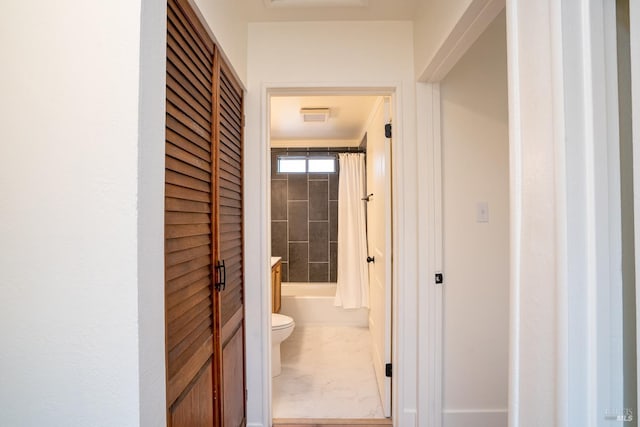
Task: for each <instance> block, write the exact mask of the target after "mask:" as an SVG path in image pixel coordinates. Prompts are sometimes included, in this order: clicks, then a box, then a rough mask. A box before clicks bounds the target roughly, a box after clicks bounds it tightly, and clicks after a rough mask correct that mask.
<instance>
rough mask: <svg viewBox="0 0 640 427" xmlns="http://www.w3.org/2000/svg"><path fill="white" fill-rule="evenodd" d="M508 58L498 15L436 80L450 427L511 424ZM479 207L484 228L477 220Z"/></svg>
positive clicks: (446, 398)
mask: <svg viewBox="0 0 640 427" xmlns="http://www.w3.org/2000/svg"><path fill="white" fill-rule="evenodd" d="M506 61H507V57H506V29H505V15H504V13H502V14H500V15H499V16H498V18H497V19H496V20H495V21H494V23H493V24H491V26H490V27H489V28H488V29H487V31H486V32H485V33H484V34H483V35H482V36H481V37H480V38H479V39H478V40H477V42H476V43H475V44H474V45H473V46H472V47H471V48H470V49H469V51H467V53H466V54H465V56H463V57H462V59H461V60H460V61H459V62H458V64H457V65H456V66H455V67H454V68H453V69H452V70H451V72H450V73H449V74H448V75H447V77H446V78H445V79H444V80H443V81H442V82H441V100H442V110H441V115H442V116H441V117H442V156H443V222H444V230H443V241H444V255H443V261H444V275H445V284H444V309H443V313H444V331H443V334H444V354H443V359H444V371H443V389H444V397H443V406H444V408H443V417H444V426H446V427H452V426H456V427H457V426H466V425H474V426H478V427H480V426H487V427H494V426H499V425H503V426H506V425H507V414H506V408H507V385H508V377H507V375H508V330H509V296H508V286H509V139H508V104H507V62H506ZM479 202H486V203H487V204H488V208H489V222H487V223H484V222H482V223H480V222H477V220H476V219H477V218H476V214H477V212H476V209H477V204H478V203H479ZM471 420H472V421H471Z"/></svg>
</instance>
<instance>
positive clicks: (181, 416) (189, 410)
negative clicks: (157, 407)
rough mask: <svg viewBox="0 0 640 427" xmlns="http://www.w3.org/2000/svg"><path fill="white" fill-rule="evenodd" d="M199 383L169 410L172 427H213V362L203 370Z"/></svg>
mask: <svg viewBox="0 0 640 427" xmlns="http://www.w3.org/2000/svg"><path fill="white" fill-rule="evenodd" d="M196 377H197V378H198V379H197V381H195V383H194V384H193V385H192V386H191V387H190V388H189V389H188V390H187V392H186V394H185V395H184V397H183V398H182V399H181V400H180V401H178V402H176V404H175V405H173V407H171V408H170V409H169V413H170V417H169V420H170V422H171V427H211V426H213V420H214V417H213V406H212V405H211V404H208V405H207V404H206V403H208V402H212V401H213V389H212V388H211V384H212V381H213V368H212V364H211V361H210V360H209V362H208V363H207V364H206V365H205V366H204V367H203V368H202V370H201V372H200V373H199V375H196Z"/></svg>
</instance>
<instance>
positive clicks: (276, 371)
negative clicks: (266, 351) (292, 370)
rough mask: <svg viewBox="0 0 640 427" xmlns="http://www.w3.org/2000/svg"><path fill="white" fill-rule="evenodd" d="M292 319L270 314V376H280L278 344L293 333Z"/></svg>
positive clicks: (282, 315)
mask: <svg viewBox="0 0 640 427" xmlns="http://www.w3.org/2000/svg"><path fill="white" fill-rule="evenodd" d="M295 326H296V324H295V322H294V321H293V319H292V318H291V317H289V316H285V315H284V314H278V313H271V376H273V377H275V376H277V375H280V372H281V368H280V343H281V342H282V341H284V340H286V339H287V338H289V335H291V333H292V332H293V328H294V327H295Z"/></svg>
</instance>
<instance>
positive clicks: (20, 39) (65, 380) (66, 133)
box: [0, 0, 166, 427]
mask: <svg viewBox="0 0 640 427" xmlns="http://www.w3.org/2000/svg"><path fill="white" fill-rule="evenodd" d="M149 3H150V2H147V1H144V0H143V1H141V0H137V1H136V0H114V1H108V2H96V1H80V0H60V1H56V2H25V1H21V0H9V1H8V2H4V3H3V6H4V8H3V9H4V10H3V13H2V15H1V16H0V33H1V36H0V50H1V51H2V52H3V70H2V73H3V78H2V79H1V80H0V93H2V97H3V102H2V105H1V106H0V111H2V114H1V115H2V120H3V125H2V143H1V144H0V187H1V191H0V193H1V194H2V202H0V204H1V205H2V209H0V217H1V221H0V301H2V309H0V336H2V349H1V350H0V377H1V378H2V379H1V380H0V425H2V426H70V427H74V426H78V427H84V426H96V427H100V426H105V427H111V426H137V425H140V424H141V423H145V424H146V425H152V424H153V425H162V424H163V423H164V417H165V415H164V410H163V408H164V404H165V403H164V366H162V363H163V360H164V327H163V322H162V317H159V319H158V320H159V322H156V323H155V325H150V323H149V322H147V320H148V319H149V317H147V315H148V316H154V315H156V314H157V313H158V311H159V312H160V313H162V312H163V310H162V304H163V300H164V298H163V291H162V276H161V275H160V277H159V280H157V279H158V276H157V275H155V276H154V273H153V272H152V273H151V274H149V272H150V270H148V269H147V267H148V266H149V265H148V264H144V263H142V262H139V260H140V259H139V255H140V253H139V252H138V250H139V249H141V248H142V249H149V251H143V252H142V253H144V257H145V258H146V260H147V261H149V262H150V264H151V265H152V267H151V268H153V269H155V271H156V272H157V270H158V269H157V265H159V263H160V264H161V263H162V257H160V258H159V259H157V258H155V254H157V253H158V251H156V250H155V249H157V248H156V247H154V245H155V244H156V243H157V242H158V240H159V241H160V245H159V249H160V251H159V253H160V254H162V228H160V230H153V234H154V235H155V236H156V237H153V238H151V239H150V240H145V241H144V242H142V243H141V242H140V241H139V239H138V237H139V235H138V233H139V232H140V230H141V228H139V227H138V220H141V221H142V222H145V219H148V218H144V217H143V216H142V215H143V214H142V212H149V211H148V210H146V208H147V207H149V208H150V209H153V208H155V206H156V204H155V202H156V201H157V200H158V199H154V197H153V196H151V197H148V196H150V192H147V190H148V189H149V186H146V187H145V186H144V185H142V184H140V181H139V180H142V179H144V178H148V177H151V178H153V176H154V175H153V173H154V172H155V171H156V170H153V171H150V170H149V169H147V166H151V169H153V165H150V164H149V163H147V160H149V157H148V154H149V152H148V151H146V148H147V147H142V145H141V141H143V140H144V141H145V142H149V141H150V140H152V139H153V141H152V142H154V143H155V144H154V147H155V148H154V149H153V150H155V152H156V153H154V154H157V153H159V154H160V156H159V157H160V159H162V158H163V155H162V153H163V146H164V144H163V132H162V128H163V127H164V126H163V120H164V119H163V117H164V112H163V109H164V90H163V88H164V84H163V82H162V79H163V78H164V69H163V68H162V66H161V65H158V64H157V63H156V62H154V61H155V60H156V59H157V57H158V55H157V54H159V57H160V59H161V62H160V64H163V61H164V60H163V57H164V45H165V41H164V39H163V38H162V34H164V22H165V21H166V18H165V16H166V15H165V13H164V6H163V4H162V3H160V4H158V2H154V4H153V5H150V4H149ZM143 11H144V13H143ZM141 14H142V15H143V18H142V19H141ZM153 17H156V18H157V19H155V20H153V22H150V18H153ZM156 30H157V31H156ZM141 32H142V34H144V35H145V36H150V37H149V38H148V39H147V40H145V41H144V42H143V41H142V40H141ZM158 33H159V34H160V36H159V37H157V35H158ZM147 41H148V43H147ZM141 43H142V45H143V47H145V48H147V49H145V52H144V53H143V52H141ZM158 47H159V49H157V48H158ZM141 61H142V64H141ZM147 66H149V67H150V68H149V69H146V68H145V71H149V73H146V74H145V79H144V82H141V75H140V74H141V71H142V69H143V67H147ZM157 83H160V85H159V90H155V89H157V86H156V84H157ZM147 89H150V90H151V91H152V92H153V93H151V94H149V93H148V92H146V93H145V94H142V92H145V91H146V90H147ZM154 93H155V95H154ZM147 101H149V102H147ZM150 104H153V105H150ZM158 112H159V119H158ZM148 113H150V114H148ZM143 117H144V118H145V119H151V120H150V121H147V122H146V123H147V125H148V126H147V127H146V128H145V129H144V130H142V131H141V130H140V123H141V120H142V118H143ZM158 128H160V129H161V133H160V138H159V139H157V140H156V139H154V138H155V136H157V134H154V132H155V130H157V129H158ZM158 147H160V148H158ZM151 157H154V156H153V155H152V156H151ZM156 157H158V156H155V157H154V158H156ZM162 173H163V165H162V163H161V164H160V175H159V176H162V175H161V174H162ZM151 181H154V180H153V179H151ZM154 182H155V181H154ZM139 184H140V186H139ZM158 186H159V187H160V192H159V193H160V198H159V200H160V204H159V207H160V209H161V208H162V197H161V196H162V183H161V181H158V183H157V185H156V184H154V183H152V184H151V187H154V189H157V188H156V187H158ZM139 202H140V203H147V202H151V204H150V205H146V206H145V207H144V208H143V209H142V210H139V207H138V203H139ZM160 212H161V211H159V212H158V214H157V215H156V217H155V218H153V219H152V220H151V221H149V222H148V224H147V225H145V226H144V227H146V229H147V230H148V229H149V227H151V228H153V226H154V224H158V223H160V224H161V223H162V216H161V213H160ZM141 235H142V234H141ZM160 274H161V273H160ZM156 291H159V293H160V302H159V304H158V298H157V294H158V292H156ZM139 298H142V299H143V300H144V303H145V308H144V309H141V308H140V307H139V306H138V302H139ZM158 308H159V309H160V310H156V309H158ZM143 311H145V314H144V315H143V314H142V312H143ZM145 328H146V329H145ZM158 332H159V334H158ZM158 336H159V337H160V341H159V346H160V347H159V348H160V350H159V352H158V351H156V350H157V349H158V347H157V345H158V341H157V340H156V339H155V338H157V337H158ZM142 347H144V349H143V348H142ZM142 358H143V359H142ZM141 360H143V361H144V367H143V368H141V367H140V364H139V363H140V361H141ZM158 367H159V368H160V369H159V370H158V369H157V368H158ZM142 371H144V372H142ZM145 381H146V384H143V383H145ZM151 383H153V387H152V386H151V385H150V384H151ZM147 392H148V393H147ZM158 408H159V409H160V411H158Z"/></svg>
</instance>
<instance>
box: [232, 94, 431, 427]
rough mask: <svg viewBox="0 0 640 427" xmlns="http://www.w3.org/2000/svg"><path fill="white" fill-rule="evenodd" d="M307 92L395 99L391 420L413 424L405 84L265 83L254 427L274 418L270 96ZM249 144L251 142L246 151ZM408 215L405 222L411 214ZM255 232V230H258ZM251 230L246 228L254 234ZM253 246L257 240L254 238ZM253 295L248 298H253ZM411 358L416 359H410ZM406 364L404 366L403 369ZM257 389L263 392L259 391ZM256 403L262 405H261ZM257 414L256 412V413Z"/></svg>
mask: <svg viewBox="0 0 640 427" xmlns="http://www.w3.org/2000/svg"><path fill="white" fill-rule="evenodd" d="M274 94H278V95H283V94H287V95H306V94H309V95H310V94H315V95H317V94H327V95H336V94H342V95H385V96H390V97H391V99H392V105H393V111H394V113H395V120H394V123H395V126H394V129H393V132H394V141H396V143H395V144H394V145H393V147H392V150H393V160H392V161H393V163H394V166H393V167H392V168H391V170H392V174H393V180H392V181H393V200H392V206H393V209H394V213H393V224H392V228H393V236H394V239H393V253H394V263H393V264H394V268H393V283H394V284H396V285H395V286H394V288H393V297H392V303H393V309H392V316H393V318H392V349H393V354H392V360H393V361H394V372H393V375H394V379H393V381H392V419H393V423H394V425H395V426H410V425H415V423H416V420H415V418H416V410H415V408H414V405H415V403H414V402H415V395H412V394H411V393H410V391H408V390H411V388H412V386H411V385H412V384H415V383H416V378H415V371H414V370H412V369H410V368H409V367H408V366H409V365H411V364H413V363H415V361H414V360H415V354H414V353H415V351H414V350H413V349H415V343H414V339H415V337H416V336H417V326H418V325H417V323H416V322H415V310H414V309H413V308H412V306H414V307H415V302H416V300H415V298H416V295H415V293H413V292H412V289H413V288H414V286H415V269H416V267H415V265H414V264H415V263H414V259H415V257H414V256H412V255H411V254H412V253H415V250H414V249H413V248H412V247H411V245H412V241H411V239H412V238H413V239H415V231H414V230H412V229H411V227H410V226H408V225H410V224H411V222H412V221H415V218H413V219H412V220H411V218H412V215H415V213H413V212H411V211H408V210H407V208H406V206H407V205H410V203H409V202H407V200H408V199H410V198H412V197H413V194H412V193H411V186H410V185H409V184H407V182H408V181H409V180H411V179H412V178H411V177H410V176H409V174H410V173H412V168H410V167H403V164H404V163H407V164H408V163H409V162H412V161H414V160H415V159H414V158H413V156H410V155H409V154H408V153H410V149H411V142H410V141H407V140H406V139H405V137H404V134H405V132H404V130H403V124H404V123H405V120H404V119H405V117H404V108H403V100H402V97H403V92H402V85H401V83H399V82H391V83H389V82H385V83H381V84H371V83H368V84H366V85H363V84H362V83H358V82H356V83H345V84H339V85H327V84H326V83H325V84H317V83H299V82H297V83H282V82H278V83H264V84H263V85H262V88H261V96H260V126H261V130H260V142H259V146H257V147H251V149H252V150H257V151H258V152H259V158H260V176H261V178H262V179H261V186H260V200H259V205H260V207H261V209H260V210H261V216H260V221H261V226H260V228H261V229H262V230H263V232H261V233H258V234H259V235H257V236H255V237H256V239H259V242H257V243H258V244H259V252H260V253H261V254H263V255H264V256H261V258H260V272H261V274H260V277H259V278H258V280H257V281H255V282H253V283H251V281H249V280H248V281H247V288H248V289H247V293H246V295H247V300H246V307H247V308H246V311H247V317H246V328H247V353H248V354H262V355H265V357H263V358H257V357H256V358H247V381H248V383H250V384H253V385H256V386H257V385H258V384H259V386H260V387H259V388H260V390H259V392H255V391H254V390H252V388H251V387H249V400H250V402H249V404H250V405H252V406H251V409H252V411H258V412H260V413H261V414H262V416H261V423H256V422H255V421H254V422H251V423H250V424H248V425H251V426H256V427H257V426H268V425H271V422H272V412H271V401H272V395H271V383H272V379H271V375H270V365H271V361H270V357H271V356H270V355H271V328H270V315H271V306H270V303H269V301H271V299H270V293H271V286H270V285H269V282H270V280H271V274H270V265H269V254H270V252H271V250H270V248H271V236H270V231H269V230H270V227H269V224H270V220H271V218H270V217H271V215H270V211H269V210H268V209H267V207H268V206H269V202H268V200H269V197H270V185H269V182H270V173H269V171H270V156H269V104H270V103H269V99H270V97H271V96H272V95H274ZM247 149H249V147H248V146H246V147H245V150H247ZM408 218H409V219H410V220H409V221H407V219H408ZM254 231H255V230H254ZM251 232H252V230H247V233H251ZM249 235H250V234H249ZM252 245H253V243H252ZM249 296H250V297H249ZM412 360H413V362H412ZM405 367H406V368H405ZM258 393H259V394H258ZM258 395H260V396H262V399H263V401H262V402H253V401H251V399H252V396H258ZM254 405H261V408H258V407H257V406H256V407H255V408H254ZM254 413H255V412H254Z"/></svg>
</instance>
